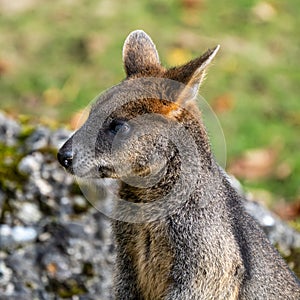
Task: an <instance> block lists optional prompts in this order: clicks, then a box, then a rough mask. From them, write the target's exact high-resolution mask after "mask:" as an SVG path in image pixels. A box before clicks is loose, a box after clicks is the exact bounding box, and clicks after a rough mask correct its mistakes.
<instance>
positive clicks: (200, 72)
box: [166, 45, 220, 100]
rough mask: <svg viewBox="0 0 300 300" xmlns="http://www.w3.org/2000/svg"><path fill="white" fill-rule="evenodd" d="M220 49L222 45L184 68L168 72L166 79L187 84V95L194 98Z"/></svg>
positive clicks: (172, 69)
mask: <svg viewBox="0 0 300 300" xmlns="http://www.w3.org/2000/svg"><path fill="white" fill-rule="evenodd" d="M219 49H220V45H218V46H216V47H215V48H214V49H209V50H207V51H206V52H205V53H204V54H203V55H202V56H201V57H199V58H196V59H194V60H192V61H190V62H188V63H187V64H185V65H183V66H179V67H175V68H171V69H169V70H168V71H167V72H166V77H167V78H169V79H173V80H176V81H179V82H182V83H183V84H185V85H186V86H187V88H186V89H185V90H186V92H187V90H189V92H188V93H187V94H188V95H189V98H191V97H192V98H194V97H195V96H196V95H197V93H198V89H199V87H200V85H201V83H202V81H203V79H204V77H205V74H206V70H207V67H208V66H209V64H210V63H211V61H212V60H213V59H214V57H215V56H216V54H217V52H218V51H219ZM191 93H192V95H191ZM181 100H182V99H181Z"/></svg>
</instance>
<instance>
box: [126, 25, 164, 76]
mask: <svg viewBox="0 0 300 300" xmlns="http://www.w3.org/2000/svg"><path fill="white" fill-rule="evenodd" d="M123 63H124V68H125V72H126V75H127V77H130V76H132V75H134V74H139V73H141V74H143V75H146V74H151V71H153V70H157V69H159V68H160V62H159V56H158V53H157V50H156V47H155V44H154V43H153V42H152V40H151V38H150V37H149V36H148V35H147V34H146V33H145V32H144V31H143V30H136V31H133V32H131V33H130V34H129V36H128V37H127V39H126V40H125V43H124V46H123Z"/></svg>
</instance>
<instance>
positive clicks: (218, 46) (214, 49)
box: [211, 44, 221, 56]
mask: <svg viewBox="0 0 300 300" xmlns="http://www.w3.org/2000/svg"><path fill="white" fill-rule="evenodd" d="M220 48H221V46H220V44H218V45H217V46H216V47H215V48H213V49H212V54H211V55H212V56H215V55H216V54H217V53H218V52H219V50H220Z"/></svg>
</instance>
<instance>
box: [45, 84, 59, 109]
mask: <svg viewBox="0 0 300 300" xmlns="http://www.w3.org/2000/svg"><path fill="white" fill-rule="evenodd" d="M63 98H64V97H63V94H62V91H61V90H59V89H57V88H49V89H47V90H46V91H44V93H43V99H44V101H45V103H47V104H48V105H51V106H56V105H58V104H59V103H61V102H62V100H63Z"/></svg>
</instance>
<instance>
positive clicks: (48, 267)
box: [46, 262, 57, 275]
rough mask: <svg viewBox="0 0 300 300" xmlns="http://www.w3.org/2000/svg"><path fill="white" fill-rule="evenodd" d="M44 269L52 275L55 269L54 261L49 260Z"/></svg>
mask: <svg viewBox="0 0 300 300" xmlns="http://www.w3.org/2000/svg"><path fill="white" fill-rule="evenodd" d="M46 269H47V271H48V272H49V273H50V274H51V275H54V274H55V273H56V271H57V265H56V263H53V262H51V263H49V264H48V265H47V266H46Z"/></svg>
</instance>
